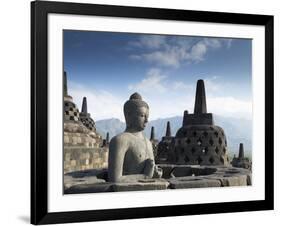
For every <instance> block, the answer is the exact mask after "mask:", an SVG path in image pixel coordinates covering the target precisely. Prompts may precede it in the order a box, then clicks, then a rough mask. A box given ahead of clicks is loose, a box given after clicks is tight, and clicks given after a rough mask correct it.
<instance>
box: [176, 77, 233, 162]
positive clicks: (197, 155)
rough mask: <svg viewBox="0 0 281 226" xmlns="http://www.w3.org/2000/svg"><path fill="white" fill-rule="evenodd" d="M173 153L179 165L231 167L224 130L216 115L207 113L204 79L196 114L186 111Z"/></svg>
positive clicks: (199, 91) (200, 85)
mask: <svg viewBox="0 0 281 226" xmlns="http://www.w3.org/2000/svg"><path fill="white" fill-rule="evenodd" d="M173 151H174V159H175V161H174V163H176V164H189V165H229V159H228V156H227V141H226V136H225V134H224V131H223V129H222V128H221V127H219V126H216V125H214V122H213V115H212V114H211V113H207V105H206V94H205V87H204V81H203V80H198V82H197V89H196V99H195V106H194V113H193V114H188V112H187V111H185V112H184V119H183V126H182V127H181V128H180V129H179V130H178V131H177V133H176V136H175V142H174V148H173Z"/></svg>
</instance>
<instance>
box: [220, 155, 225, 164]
mask: <svg viewBox="0 0 281 226" xmlns="http://www.w3.org/2000/svg"><path fill="white" fill-rule="evenodd" d="M220 161H221V163H222V164H224V158H223V157H222V156H221V157H220Z"/></svg>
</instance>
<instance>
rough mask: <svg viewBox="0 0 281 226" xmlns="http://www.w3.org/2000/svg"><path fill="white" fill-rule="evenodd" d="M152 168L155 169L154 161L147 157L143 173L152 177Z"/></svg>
mask: <svg viewBox="0 0 281 226" xmlns="http://www.w3.org/2000/svg"><path fill="white" fill-rule="evenodd" d="M154 169H155V163H154V161H153V160H152V159H147V160H146V161H145V168H144V174H145V175H146V176H147V177H149V178H152V176H153V174H154Z"/></svg>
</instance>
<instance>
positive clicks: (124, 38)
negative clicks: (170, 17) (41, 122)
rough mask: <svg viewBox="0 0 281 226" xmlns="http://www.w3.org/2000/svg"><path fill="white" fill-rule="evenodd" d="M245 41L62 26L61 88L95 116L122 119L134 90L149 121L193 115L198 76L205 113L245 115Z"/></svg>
mask: <svg viewBox="0 0 281 226" xmlns="http://www.w3.org/2000/svg"><path fill="white" fill-rule="evenodd" d="M251 47H252V44H251V40H248V39H226V38H210V37H193V36H171V35H169V36H167V35H166V36H164V35H161V36H160V35H146V34H129V33H115V32H90V31H64V69H65V71H66V72H67V75H68V92H69V94H70V95H71V96H72V97H73V98H74V102H75V103H76V104H77V105H78V108H79V109H80V108H81V103H82V98H83V96H86V97H87V100H88V111H89V113H91V115H92V117H93V118H94V119H95V120H100V119H106V118H112V117H115V118H119V119H120V120H122V121H124V117H123V112H122V110H123V104H124V102H125V101H126V100H127V99H128V98H129V96H130V95H131V94H132V93H134V92H136V91H137V92H139V93H140V94H141V95H142V97H143V99H144V100H145V101H146V102H147V103H148V104H149V106H150V119H157V118H164V117H171V116H179V115H182V114H183V111H184V110H188V111H189V112H190V113H193V108H194V97H195V88H196V81H197V80H198V79H204V81H205V88H206V95H207V109H208V112H211V113H215V114H218V115H224V116H231V117H237V118H247V119H250V118H251V115H252V87H251V81H252V74H251V73H252V72H251V70H252V69H251V68H252V61H251V59H252V58H251V56H252V55H251V54H252V48H251Z"/></svg>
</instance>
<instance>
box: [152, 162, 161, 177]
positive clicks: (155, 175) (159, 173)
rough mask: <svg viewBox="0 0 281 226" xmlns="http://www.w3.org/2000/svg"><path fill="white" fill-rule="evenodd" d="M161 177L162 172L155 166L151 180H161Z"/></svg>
mask: <svg viewBox="0 0 281 226" xmlns="http://www.w3.org/2000/svg"><path fill="white" fill-rule="evenodd" d="M162 175H163V170H162V169H161V168H160V167H159V166H157V165H155V167H154V175H153V178H161V177H162Z"/></svg>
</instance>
